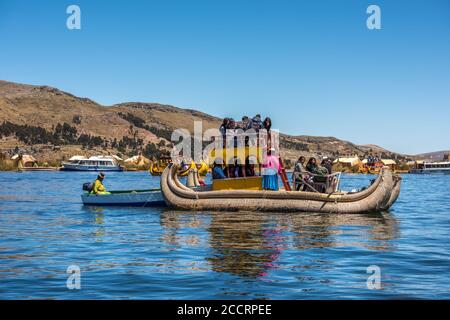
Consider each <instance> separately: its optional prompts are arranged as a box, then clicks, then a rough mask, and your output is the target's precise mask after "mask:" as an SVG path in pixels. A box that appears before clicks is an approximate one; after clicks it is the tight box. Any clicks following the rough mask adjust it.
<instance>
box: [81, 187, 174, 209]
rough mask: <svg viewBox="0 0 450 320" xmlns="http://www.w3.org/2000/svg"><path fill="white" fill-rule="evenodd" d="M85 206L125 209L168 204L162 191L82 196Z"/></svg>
mask: <svg viewBox="0 0 450 320" xmlns="http://www.w3.org/2000/svg"><path fill="white" fill-rule="evenodd" d="M81 200H82V201H83V204H84V205H89V206H124V207H161V206H165V205H166V203H165V201H164V198H163V196H162V193H161V190H160V189H149V190H121V191H110V194H93V193H89V192H85V193H83V194H82V195H81Z"/></svg>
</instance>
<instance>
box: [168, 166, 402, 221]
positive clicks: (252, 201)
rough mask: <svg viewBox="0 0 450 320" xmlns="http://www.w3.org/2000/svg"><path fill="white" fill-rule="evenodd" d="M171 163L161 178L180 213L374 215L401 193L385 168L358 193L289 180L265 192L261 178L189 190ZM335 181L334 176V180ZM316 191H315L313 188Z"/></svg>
mask: <svg viewBox="0 0 450 320" xmlns="http://www.w3.org/2000/svg"><path fill="white" fill-rule="evenodd" d="M178 172H179V166H178V165H177V164H175V163H172V164H170V165H169V166H168V167H167V168H166V169H165V170H164V172H163V174H162V176H161V192H162V195H163V197H164V200H165V201H166V204H167V205H168V206H169V207H171V208H174V209H180V210H201V211H205V210H208V211H209V210H211V211H267V212H311V213H370V212H379V211H384V210H387V209H389V208H390V207H391V206H392V205H393V204H394V202H395V201H396V200H397V198H398V196H399V194H400V185H401V178H400V176H398V175H395V174H393V173H392V171H391V169H390V168H389V167H383V168H382V169H381V172H380V174H379V176H378V177H377V178H376V179H375V180H373V181H372V183H371V184H370V185H369V186H367V187H365V188H363V189H362V190H360V191H357V192H345V191H340V190H338V189H337V186H335V187H333V188H331V189H330V188H325V189H324V190H326V191H325V192H317V191H291V190H290V188H289V186H288V184H286V181H284V180H285V178H284V179H283V178H282V179H283V183H284V186H285V187H284V188H283V189H280V190H279V191H269V190H262V188H261V176H256V177H241V178H234V179H217V180H215V179H213V182H212V184H210V185H207V186H195V187H192V186H190V187H188V186H186V185H184V184H183V183H181V181H180V180H179V179H178ZM331 178H333V177H331ZM312 189H314V188H312Z"/></svg>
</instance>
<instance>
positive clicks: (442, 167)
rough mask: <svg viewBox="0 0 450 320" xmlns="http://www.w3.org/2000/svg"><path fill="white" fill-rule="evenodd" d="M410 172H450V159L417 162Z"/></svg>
mask: <svg viewBox="0 0 450 320" xmlns="http://www.w3.org/2000/svg"><path fill="white" fill-rule="evenodd" d="M409 172H410V173H450V161H442V162H423V163H417V164H416V166H415V167H413V168H411V169H410V170H409Z"/></svg>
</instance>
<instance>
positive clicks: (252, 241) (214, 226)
mask: <svg viewBox="0 0 450 320" xmlns="http://www.w3.org/2000/svg"><path fill="white" fill-rule="evenodd" d="M161 225H162V226H163V228H164V230H165V232H164V235H163V239H162V240H163V241H165V242H166V243H168V244H171V245H177V246H202V247H207V248H210V249H211V250H210V251H211V252H210V253H208V254H207V257H206V260H207V262H208V263H209V265H210V267H211V269H212V270H213V271H216V272H225V273H229V274H233V275H237V276H241V277H248V278H259V277H264V276H265V275H267V273H268V272H269V271H270V270H272V269H277V268H281V267H282V266H281V265H280V263H279V260H280V255H281V254H282V253H283V251H284V250H302V251H306V250H312V249H320V248H326V247H359V248H366V249H369V250H377V251H380V250H381V251H387V250H389V249H390V246H391V244H390V242H391V240H393V239H395V238H396V237H397V236H398V225H397V221H396V220H395V218H394V217H393V216H392V215H390V214H389V213H377V214H373V215H367V214H366V215H357V214H348V215H344V214H339V215H324V214H286V213H283V214H279V213H256V212H255V213H252V212H248V213H242V212H241V213H239V214H233V213H226V212H209V213H193V212H182V211H164V212H163V213H162V214H161ZM193 239H196V240H195V241H194V240H193ZM319 260H320V259H319ZM322 263H326V261H322ZM321 267H323V266H321Z"/></svg>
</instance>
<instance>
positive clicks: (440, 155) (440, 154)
mask: <svg viewBox="0 0 450 320" xmlns="http://www.w3.org/2000/svg"><path fill="white" fill-rule="evenodd" d="M446 154H450V150H441V151H434V152H427V153H421V154H418V155H416V157H417V158H423V159H429V160H433V161H438V160H443V159H444V155H446Z"/></svg>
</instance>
